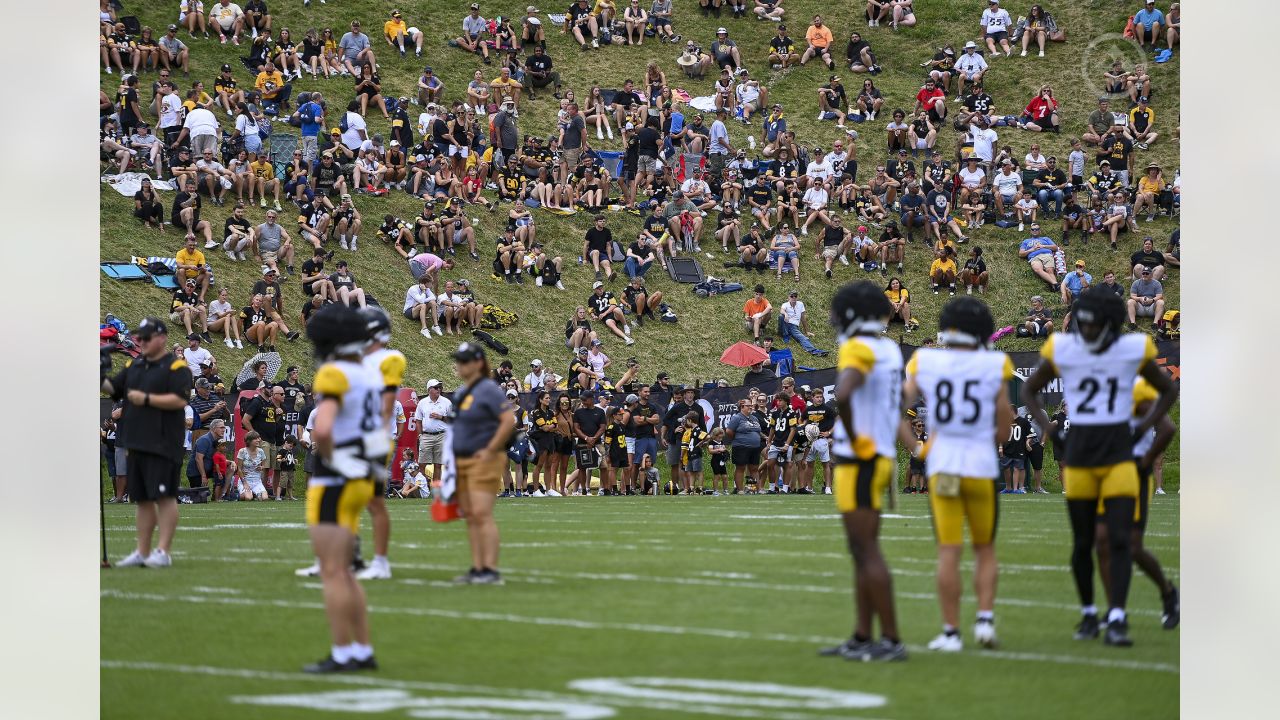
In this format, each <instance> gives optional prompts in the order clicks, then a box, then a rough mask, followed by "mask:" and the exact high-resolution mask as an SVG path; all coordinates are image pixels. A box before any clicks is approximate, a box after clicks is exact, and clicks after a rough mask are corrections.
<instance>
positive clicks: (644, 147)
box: [631, 123, 662, 200]
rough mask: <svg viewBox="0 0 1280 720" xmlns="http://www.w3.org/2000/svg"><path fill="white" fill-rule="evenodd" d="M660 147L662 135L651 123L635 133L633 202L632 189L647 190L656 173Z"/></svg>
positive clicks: (633, 197) (634, 192)
mask: <svg viewBox="0 0 1280 720" xmlns="http://www.w3.org/2000/svg"><path fill="white" fill-rule="evenodd" d="M661 145H662V133H661V132H660V131H659V130H658V129H657V128H655V127H654V126H653V125H652V124H651V123H645V125H644V127H642V128H640V129H639V130H637V131H636V181H635V183H634V184H633V185H632V188H633V190H632V194H631V197H632V199H633V200H634V199H635V194H636V191H635V189H634V188H648V187H649V186H650V185H651V184H652V183H653V180H654V176H655V174H656V173H657V172H658V150H659V149H660V148H661Z"/></svg>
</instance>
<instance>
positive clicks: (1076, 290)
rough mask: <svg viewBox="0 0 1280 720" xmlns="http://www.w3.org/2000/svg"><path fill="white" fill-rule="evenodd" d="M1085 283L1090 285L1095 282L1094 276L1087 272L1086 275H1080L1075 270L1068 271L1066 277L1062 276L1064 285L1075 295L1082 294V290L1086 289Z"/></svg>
mask: <svg viewBox="0 0 1280 720" xmlns="http://www.w3.org/2000/svg"><path fill="white" fill-rule="evenodd" d="M1085 283H1088V284H1089V285H1092V284H1093V276H1092V275H1090V274H1089V273H1085V274H1084V277H1080V276H1079V275H1078V274H1076V272H1075V271H1074V270H1073V271H1071V272H1069V273H1067V276H1066V277H1064V278H1062V286H1063V287H1065V288H1066V289H1067V291H1068V292H1070V293H1071V294H1072V295H1073V296H1074V295H1079V294H1080V291H1081V290H1083V289H1084V286H1085Z"/></svg>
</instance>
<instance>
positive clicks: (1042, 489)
mask: <svg viewBox="0 0 1280 720" xmlns="http://www.w3.org/2000/svg"><path fill="white" fill-rule="evenodd" d="M1036 493H1038V494H1040V495H1048V494H1049V491H1048V490H1045V489H1044V488H1036Z"/></svg>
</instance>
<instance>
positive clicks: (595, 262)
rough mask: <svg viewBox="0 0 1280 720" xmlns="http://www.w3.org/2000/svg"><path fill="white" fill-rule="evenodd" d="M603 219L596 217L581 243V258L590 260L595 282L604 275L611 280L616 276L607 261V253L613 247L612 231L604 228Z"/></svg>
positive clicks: (600, 216) (602, 217)
mask: <svg viewBox="0 0 1280 720" xmlns="http://www.w3.org/2000/svg"><path fill="white" fill-rule="evenodd" d="M604 222H605V217H604V216H603V215H597V216H596V217H595V223H594V224H593V225H592V227H591V228H589V229H588V230H587V235H586V239H585V240H583V242H582V258H583V259H584V260H590V261H591V266H592V267H594V268H595V271H596V280H597V281H598V280H600V279H601V278H603V277H604V276H605V275H608V276H609V279H610V280H612V279H614V278H615V277H617V276H618V274H617V273H615V272H614V271H613V263H612V262H610V261H609V251H610V249H611V248H612V247H613V231H612V230H610V229H609V228H607V227H605V224H604Z"/></svg>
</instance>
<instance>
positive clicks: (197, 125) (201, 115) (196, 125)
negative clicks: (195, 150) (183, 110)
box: [182, 105, 218, 138]
mask: <svg viewBox="0 0 1280 720" xmlns="http://www.w3.org/2000/svg"><path fill="white" fill-rule="evenodd" d="M182 127H184V128H186V129H187V133H188V134H189V135H190V136H191V137H193V138H196V137H200V136H202V135H213V136H214V137H217V136H218V118H217V117H215V116H214V114H213V113H212V112H211V111H210V110H209V109H207V108H202V107H200V106H199V105H197V106H196V109H195V110H192V111H191V112H189V113H187V119H186V120H184V121H182Z"/></svg>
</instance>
